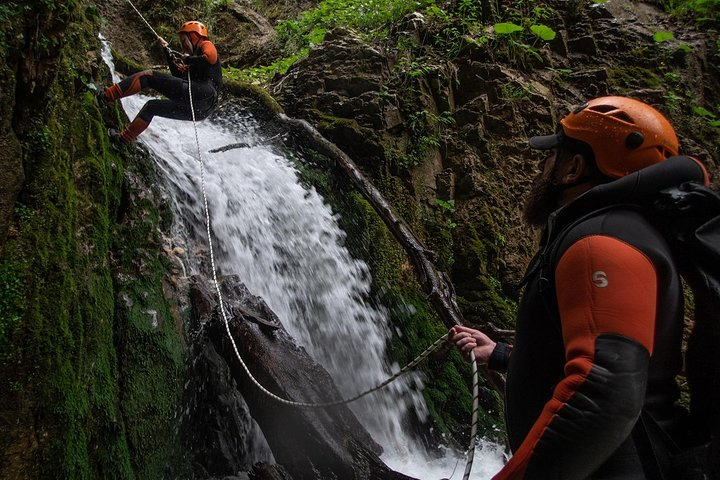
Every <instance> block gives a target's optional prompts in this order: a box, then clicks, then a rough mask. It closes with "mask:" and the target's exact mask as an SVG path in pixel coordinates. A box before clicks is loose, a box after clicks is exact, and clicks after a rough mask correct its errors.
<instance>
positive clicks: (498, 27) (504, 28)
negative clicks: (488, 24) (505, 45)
mask: <svg viewBox="0 0 720 480" xmlns="http://www.w3.org/2000/svg"><path fill="white" fill-rule="evenodd" d="M493 28H494V29H495V33H497V34H498V35H511V34H513V33H515V32H519V31H521V30H522V29H523V28H522V27H521V26H520V25H515V24H514V23H509V22H508V23H496V24H495V25H493Z"/></svg>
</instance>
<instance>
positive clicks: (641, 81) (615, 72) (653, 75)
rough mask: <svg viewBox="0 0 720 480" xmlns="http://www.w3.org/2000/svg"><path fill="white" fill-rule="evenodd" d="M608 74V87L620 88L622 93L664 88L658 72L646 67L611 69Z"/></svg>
mask: <svg viewBox="0 0 720 480" xmlns="http://www.w3.org/2000/svg"><path fill="white" fill-rule="evenodd" d="M638 58H642V57H638ZM607 74H608V86H609V87H611V88H612V87H615V88H618V89H620V90H619V91H620V92H629V91H632V90H637V89H638V88H660V87H664V82H663V80H662V78H661V77H660V76H659V75H658V74H657V71H653V70H650V69H648V68H644V67H639V66H628V67H624V68H611V69H608V70H607Z"/></svg>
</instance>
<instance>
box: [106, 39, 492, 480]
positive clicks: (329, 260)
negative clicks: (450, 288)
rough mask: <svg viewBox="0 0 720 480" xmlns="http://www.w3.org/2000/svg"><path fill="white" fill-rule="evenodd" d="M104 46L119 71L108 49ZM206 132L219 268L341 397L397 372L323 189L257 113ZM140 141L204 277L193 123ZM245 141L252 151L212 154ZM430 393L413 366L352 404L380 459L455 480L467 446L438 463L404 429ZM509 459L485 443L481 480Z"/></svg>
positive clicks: (154, 128)
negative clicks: (265, 140) (262, 305)
mask: <svg viewBox="0 0 720 480" xmlns="http://www.w3.org/2000/svg"><path fill="white" fill-rule="evenodd" d="M104 47H105V49H104V52H103V55H104V58H105V59H106V61H107V62H108V64H109V65H110V67H111V70H113V69H112V62H111V58H110V54H109V47H108V46H107V45H104ZM149 98H150V97H146V96H144V95H135V96H132V97H128V98H125V99H123V100H122V104H123V107H124V108H125V111H126V112H127V114H128V116H129V117H130V118H133V117H134V115H135V114H136V113H137V112H138V111H139V109H140V108H141V107H142V105H143V104H144V103H145V102H146V101H147V100H148V99H149ZM197 131H198V135H199V143H200V150H201V154H202V158H203V161H204V164H205V177H206V185H205V188H206V192H207V197H208V204H209V209H210V215H211V221H212V228H213V235H214V240H213V244H214V247H215V256H216V264H217V268H218V274H219V275H223V274H238V275H239V276H240V279H241V280H242V281H243V282H244V283H245V284H246V285H247V287H248V288H249V290H250V291H251V292H252V293H253V294H255V295H259V296H261V297H262V298H263V299H264V300H265V301H266V302H267V304H268V305H269V306H270V308H271V309H272V310H273V311H274V312H275V313H276V314H277V315H278V317H279V318H280V320H281V321H282V322H283V325H284V326H285V327H286V328H287V330H288V331H289V332H290V333H291V334H292V335H293V336H294V337H295V338H296V339H297V341H298V343H300V344H301V345H302V346H304V347H305V348H306V349H307V351H308V352H309V353H310V355H311V356H312V357H313V358H314V359H315V360H316V361H318V362H319V363H320V364H322V365H323V366H324V367H325V368H326V369H327V370H328V372H330V374H331V375H332V377H333V379H334V380H335V382H336V384H337V385H338V388H339V389H340V391H341V392H342V393H343V395H345V396H352V395H354V394H356V393H358V392H360V391H362V390H365V389H367V388H369V387H371V386H374V385H376V384H378V383H380V382H381V381H383V380H385V379H386V378H387V377H388V376H390V375H391V374H392V373H394V371H396V369H397V368H399V367H398V366H397V365H389V364H388V362H387V361H386V354H385V349H386V344H387V341H388V338H389V336H390V335H391V331H390V328H389V319H388V314H387V312H386V311H385V309H384V308H383V307H381V306H378V305H375V304H373V303H372V302H371V300H370V298H369V291H370V284H371V277H370V273H369V270H368V267H367V265H366V264H365V263H364V262H363V261H361V260H358V259H355V258H352V256H351V255H350V253H349V252H348V250H347V248H346V247H345V246H344V240H345V233H344V232H343V231H342V230H341V229H340V228H339V226H338V219H337V215H336V214H335V213H333V212H332V210H331V208H330V207H329V206H328V205H327V204H325V203H324V201H323V199H322V197H321V196H320V195H319V194H318V192H317V191H316V190H315V189H313V188H308V187H306V186H303V185H302V184H301V183H300V182H299V179H298V174H297V172H296V170H295V169H294V168H293V166H292V163H291V162H290V160H289V159H288V158H285V157H284V156H283V155H280V154H278V153H276V152H274V151H273V150H272V149H271V148H269V147H268V146H264V145H262V139H261V138H259V136H258V134H257V133H256V128H255V125H254V123H253V120H252V119H251V118H249V117H247V116H239V115H238V114H234V116H231V117H227V116H226V117H224V118H223V119H222V122H214V121H211V120H205V121H202V122H198V123H197ZM138 141H139V142H141V143H143V144H144V145H145V146H146V147H147V149H148V150H149V151H150V152H151V153H152V155H153V157H154V158H155V161H156V163H157V165H158V168H159V170H160V171H161V173H162V177H163V181H164V182H166V185H167V188H168V190H169V191H170V192H171V195H172V196H173V202H172V203H173V209H174V214H175V218H176V224H175V226H174V227H173V228H174V229H175V231H174V232H173V235H174V237H176V238H178V239H182V238H188V239H191V240H188V243H189V245H188V246H189V248H187V250H186V264H185V268H186V271H187V273H188V274H192V273H200V270H201V269H202V270H203V273H205V274H207V265H205V266H203V265H201V264H199V263H198V262H197V261H196V259H197V258H205V257H206V255H205V254H204V253H203V252H202V251H201V250H202V249H203V248H205V247H204V246H205V245H207V241H206V238H205V236H206V235H205V231H204V228H205V227H204V225H205V218H204V211H203V205H202V196H201V185H200V164H199V162H198V159H197V145H196V141H195V131H194V129H193V123H192V122H188V121H174V120H168V119H164V118H157V117H156V118H155V119H154V120H153V122H152V124H151V125H150V127H149V128H148V129H147V130H146V131H145V132H144V133H143V134H142V135H141V136H140V137H139V140H138ZM240 142H242V143H245V144H247V145H248V146H247V147H244V148H239V149H234V150H229V151H226V152H222V153H211V152H210V150H212V149H216V148H218V147H222V146H225V145H229V144H235V143H240ZM193 245H197V246H195V247H194V246H193ZM196 253H197V255H196ZM421 388H422V381H421V378H420V377H419V376H418V375H417V374H415V373H409V374H406V375H404V376H403V377H401V378H400V379H399V380H398V381H396V382H394V383H392V384H391V385H390V386H389V387H387V388H385V389H383V391H381V392H378V393H375V394H372V395H370V396H369V397H366V398H365V399H363V400H361V401H359V402H355V403H354V404H351V408H352V409H353V411H354V412H355V413H356V415H357V416H358V419H359V420H360V421H361V422H362V423H363V425H364V426H365V427H366V428H367V429H368V431H369V432H370V434H371V435H372V437H373V438H374V439H375V440H376V441H377V442H378V443H379V444H381V445H382V447H383V448H384V451H385V453H384V454H383V456H382V459H383V461H385V462H386V463H387V464H388V465H389V466H390V467H391V468H393V469H396V470H398V471H401V472H402V473H405V474H407V475H411V476H415V477H418V478H422V479H428V480H429V479H435V478H441V477H448V476H450V474H451V473H452V471H453V469H454V468H455V466H456V465H457V464H458V462H459V463H460V464H459V465H457V469H456V473H455V476H454V477H453V478H461V476H462V470H463V467H464V464H463V459H462V458H461V454H460V453H458V452H455V451H453V450H451V449H447V452H446V453H447V454H446V455H445V456H444V457H443V458H440V459H438V458H430V456H429V455H428V454H427V453H425V450H424V448H423V447H422V446H421V445H420V443H419V442H417V441H416V440H415V439H414V438H413V436H412V435H411V434H410V433H409V432H408V431H407V429H405V428H404V427H403V425H402V422H401V420H402V419H403V418H404V417H405V415H406V412H408V411H409V410H410V409H414V410H415V412H416V413H417V415H418V416H419V417H420V418H423V417H424V416H425V415H426V414H427V409H426V407H425V404H424V401H423V398H422V395H421V393H420V390H421ZM298 400H304V399H298ZM468 421H469V419H468ZM501 465H502V460H501V448H500V447H499V446H497V445H494V444H492V443H490V442H483V443H481V447H479V448H478V449H477V454H476V459H475V466H474V474H473V477H472V478H475V479H480V478H488V477H489V476H491V475H492V473H494V472H496V471H497V470H499V468H500V467H501Z"/></svg>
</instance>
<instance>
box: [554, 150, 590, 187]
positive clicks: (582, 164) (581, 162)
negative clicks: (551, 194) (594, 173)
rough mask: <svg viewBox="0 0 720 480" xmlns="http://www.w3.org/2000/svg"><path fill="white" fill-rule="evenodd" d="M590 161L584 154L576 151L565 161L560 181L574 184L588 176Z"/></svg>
mask: <svg viewBox="0 0 720 480" xmlns="http://www.w3.org/2000/svg"><path fill="white" fill-rule="evenodd" d="M587 169H588V162H587V160H586V159H585V157H584V156H582V155H581V154H579V153H576V154H575V155H573V156H572V157H570V158H568V159H567V160H565V161H564V162H563V169H562V173H561V175H560V182H561V183H562V184H563V185H573V184H575V183H577V182H578V181H580V180H581V179H583V178H585V177H586V171H587Z"/></svg>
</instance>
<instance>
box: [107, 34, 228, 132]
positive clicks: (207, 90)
mask: <svg viewBox="0 0 720 480" xmlns="http://www.w3.org/2000/svg"><path fill="white" fill-rule="evenodd" d="M166 53H167V60H168V65H169V66H170V72H171V73H172V75H167V74H165V73H162V72H157V71H154V70H144V71H142V72H138V73H135V74H133V75H130V76H129V77H126V78H125V79H123V80H122V81H121V82H120V83H117V84H115V85H112V86H111V87H109V88H107V89H106V90H105V92H104V95H105V97H106V99H107V100H117V99H119V98H123V97H127V96H130V95H134V94H136V93H138V92H140V91H141V90H142V89H144V88H146V87H149V88H152V89H153V90H155V91H157V92H158V93H160V94H162V95H164V96H165V97H167V98H164V99H152V100H149V101H148V102H147V103H146V104H145V105H144V106H143V107H142V109H141V110H140V112H139V113H138V114H137V116H136V117H135V119H134V120H133V121H132V122H131V123H130V124H129V125H128V126H127V127H126V128H125V130H123V131H122V132H121V133H120V135H121V136H122V137H123V139H124V140H125V141H126V142H130V141H132V140H134V139H135V138H136V137H137V136H138V135H139V134H140V133H141V132H142V131H143V130H145V128H147V126H148V125H149V124H150V122H151V121H152V119H153V117H155V116H156V115H157V116H160V117H165V118H172V119H175V120H192V118H193V114H192V110H191V106H190V94H189V89H188V71H189V73H190V81H191V82H192V106H193V108H194V110H195V119H196V120H202V119H204V118H206V117H207V116H208V115H210V113H212V111H213V110H214V108H215V105H216V104H217V97H218V92H219V91H220V88H221V86H222V68H221V63H220V59H219V57H218V54H217V50H216V49H215V46H214V45H213V44H212V42H210V41H209V40H200V41H199V42H198V44H197V46H196V47H195V50H194V51H193V53H192V55H190V56H188V57H185V58H184V59H182V60H180V59H176V58H174V57H173V56H172V55H171V53H170V50H167V51H166Z"/></svg>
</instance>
